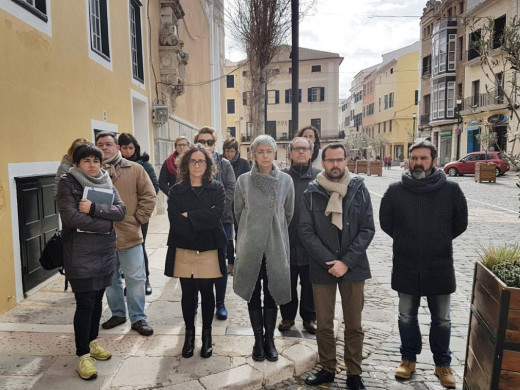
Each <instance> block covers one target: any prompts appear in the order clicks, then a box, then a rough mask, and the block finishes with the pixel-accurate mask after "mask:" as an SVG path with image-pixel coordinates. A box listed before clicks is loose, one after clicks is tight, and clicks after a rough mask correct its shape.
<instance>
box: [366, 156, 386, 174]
mask: <svg viewBox="0 0 520 390" xmlns="http://www.w3.org/2000/svg"><path fill="white" fill-rule="evenodd" d="M382 174H383V162H382V161H377V160H375V161H369V162H368V168H367V175H368V176H370V175H377V176H381V175H382Z"/></svg>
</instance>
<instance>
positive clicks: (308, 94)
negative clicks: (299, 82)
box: [307, 88, 312, 102]
mask: <svg viewBox="0 0 520 390" xmlns="http://www.w3.org/2000/svg"><path fill="white" fill-rule="evenodd" d="M307 101H308V102H312V88H307Z"/></svg>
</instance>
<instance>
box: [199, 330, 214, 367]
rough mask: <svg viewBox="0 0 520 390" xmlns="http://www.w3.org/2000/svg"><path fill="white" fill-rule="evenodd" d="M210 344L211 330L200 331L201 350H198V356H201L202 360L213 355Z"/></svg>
mask: <svg viewBox="0 0 520 390" xmlns="http://www.w3.org/2000/svg"><path fill="white" fill-rule="evenodd" d="M211 344H212V340H211V328H209V329H202V348H201V350H200V356H202V357H203V358H204V359H206V358H209V357H210V356H211V355H213V347H212V346H211Z"/></svg>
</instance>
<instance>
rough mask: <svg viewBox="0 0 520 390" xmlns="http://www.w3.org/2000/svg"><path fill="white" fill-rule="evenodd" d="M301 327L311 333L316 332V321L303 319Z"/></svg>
mask: <svg viewBox="0 0 520 390" xmlns="http://www.w3.org/2000/svg"><path fill="white" fill-rule="evenodd" d="M303 329H305V330H306V331H307V332H309V333H311V334H316V329H317V328H316V322H315V321H303Z"/></svg>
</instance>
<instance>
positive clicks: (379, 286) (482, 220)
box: [264, 167, 519, 390]
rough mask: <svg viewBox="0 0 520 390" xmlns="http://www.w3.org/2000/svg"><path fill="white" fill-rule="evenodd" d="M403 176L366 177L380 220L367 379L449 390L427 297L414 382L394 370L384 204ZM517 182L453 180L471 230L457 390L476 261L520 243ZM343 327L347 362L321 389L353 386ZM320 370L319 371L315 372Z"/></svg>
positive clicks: (454, 343)
mask: <svg viewBox="0 0 520 390" xmlns="http://www.w3.org/2000/svg"><path fill="white" fill-rule="evenodd" d="M402 172H403V170H402V169H399V168H396V167H394V168H393V169H391V170H389V171H387V170H385V171H384V172H383V176H382V177H377V176H366V175H361V176H362V177H363V178H364V179H365V183H366V185H367V187H368V189H369V191H370V192H371V196H372V204H373V208H374V218H375V220H376V235H375V237H374V240H373V242H372V244H371V245H370V248H369V250H368V256H369V260H370V265H371V269H372V279H371V280H370V281H368V282H367V284H366V288H365V300H366V302H365V309H364V311H363V326H364V329H365V343H364V348H363V371H364V372H363V379H364V383H365V385H366V387H367V389H386V390H398V389H399V390H412V389H413V390H437V389H443V387H442V386H441V385H440V384H439V382H438V380H437V378H436V377H435V376H434V374H433V368H434V367H433V359H432V357H431V353H430V348H429V344H428V330H429V311H428V307H427V305H426V301H425V300H424V299H423V301H422V306H421V308H420V311H419V321H420V326H421V332H422V335H423V350H422V354H421V355H419V356H418V361H417V371H416V373H415V374H414V375H413V376H412V379H410V380H409V381H397V380H396V379H395V378H394V370H395V368H396V367H397V365H398V364H399V362H400V360H401V357H400V354H399V345H400V340H399V331H398V328H397V294H396V293H395V291H393V290H392V289H391V288H390V270H391V256H392V254H391V248H392V246H391V245H392V241H391V239H390V237H388V236H387V235H386V234H385V233H384V232H383V231H382V230H381V229H380V227H379V205H380V202H381V197H382V195H383V194H384V192H385V191H386V188H387V187H388V185H389V184H390V183H391V182H393V181H396V180H399V179H400V176H401V174H402ZM515 178H516V176H515V174H514V173H507V174H506V175H505V176H503V177H499V178H498V179H497V182H496V183H476V182H475V181H474V177H473V175H470V176H464V177H456V178H449V179H448V180H454V181H456V182H458V183H459V185H460V186H461V188H462V190H463V192H464V194H465V196H466V199H467V201H468V209H469V226H468V230H467V231H466V232H465V233H464V234H463V235H462V236H460V237H458V238H457V239H456V240H455V241H454V243H453V245H454V248H453V249H454V259H455V268H456V276H457V291H456V292H455V293H454V294H453V295H452V303H451V317H452V337H451V350H452V352H453V355H452V357H453V360H452V367H453V369H454V371H455V376H456V379H457V389H462V377H463V374H464V360H465V355H466V339H467V332H468V319H469V306H470V299H471V288H472V280H473V270H474V263H475V261H476V260H477V259H478V253H477V251H478V250H479V248H481V247H486V246H488V245H490V244H493V245H501V244H505V243H512V242H518V240H519V237H518V231H519V219H518V211H519V200H518V193H519V190H518V188H517V187H516V186H515ZM425 223H427V221H425ZM342 329H343V328H340V332H339V333H338V343H337V345H338V348H337V357H338V362H341V363H340V364H339V367H338V368H337V373H336V380H335V382H334V383H331V384H330V386H329V387H327V386H322V387H321V388H330V389H346V388H347V387H346V384H345V380H346V368H345V365H344V364H343V363H342V362H343V358H342V355H343V337H342ZM318 369H319V367H316V368H315V369H314V370H313V371H317V370H318ZM313 371H309V372H306V373H304V374H302V375H300V376H298V377H296V378H292V379H290V380H286V381H284V382H282V383H279V384H277V385H276V386H269V387H264V389H266V390H281V389H288V390H296V389H311V387H309V386H306V385H305V382H304V380H305V378H306V377H307V376H308V375H309V374H310V373H311V372H313Z"/></svg>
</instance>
